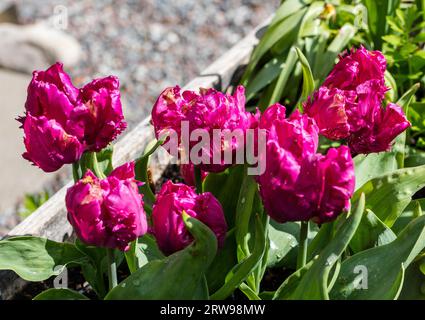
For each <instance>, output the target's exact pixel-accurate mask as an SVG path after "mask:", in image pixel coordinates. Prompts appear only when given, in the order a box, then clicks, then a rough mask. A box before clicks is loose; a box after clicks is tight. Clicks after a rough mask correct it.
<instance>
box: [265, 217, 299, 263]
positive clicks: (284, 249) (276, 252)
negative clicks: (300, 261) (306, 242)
mask: <svg viewBox="0 0 425 320" xmlns="http://www.w3.org/2000/svg"><path fill="white" fill-rule="evenodd" d="M288 224H289V225H288ZM291 226H292V227H293V228H294V230H293V231H292V232H286V231H285V230H286V229H285V228H287V227H288V228H289V227H291ZM299 229H300V228H299V225H298V224H296V223H284V224H277V223H276V222H274V221H270V225H269V251H268V259H267V260H268V262H267V265H268V267H270V268H273V267H278V266H281V262H282V260H283V259H284V258H285V257H286V256H287V254H288V253H289V252H291V251H292V250H294V254H295V251H296V247H297V246H298V239H297V237H296V236H295V235H294V234H296V233H297V232H298V233H299Z"/></svg>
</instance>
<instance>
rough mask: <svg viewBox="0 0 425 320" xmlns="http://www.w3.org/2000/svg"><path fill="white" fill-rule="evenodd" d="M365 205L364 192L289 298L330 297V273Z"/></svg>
mask: <svg viewBox="0 0 425 320" xmlns="http://www.w3.org/2000/svg"><path fill="white" fill-rule="evenodd" d="M364 206H365V197H364V194H362V195H361V196H360V199H359V201H358V203H357V207H356V208H355V209H354V210H353V212H352V213H351V214H350V215H349V216H348V218H347V219H346V220H345V221H344V222H342V224H341V226H340V228H339V229H338V230H337V231H336V233H335V236H334V237H333V239H332V241H331V242H329V244H328V245H327V246H326V247H325V248H324V249H323V250H322V251H321V253H320V254H319V257H318V259H317V260H315V261H314V262H313V264H312V265H311V267H310V268H309V270H307V272H306V273H305V274H304V275H303V276H302V277H301V279H300V281H299V283H298V285H297V287H296V288H295V289H294V291H293V292H291V294H290V295H289V296H288V299H292V300H301V299H302V300H316V299H325V300H328V299H329V295H328V283H329V281H328V279H329V274H330V272H331V270H332V268H333V266H334V265H335V263H337V261H338V258H339V257H340V256H341V255H342V253H343V252H344V250H345V249H346V248H347V246H348V244H349V242H350V240H351V238H352V237H353V235H354V233H355V232H356V230H357V227H358V226H359V224H360V221H361V219H362V215H363V211H364Z"/></svg>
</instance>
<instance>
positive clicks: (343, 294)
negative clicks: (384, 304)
mask: <svg viewBox="0 0 425 320" xmlns="http://www.w3.org/2000/svg"><path fill="white" fill-rule="evenodd" d="M424 247H425V216H421V217H419V218H417V219H415V220H414V221H412V222H411V223H409V225H408V226H407V227H406V228H405V229H404V230H403V231H402V232H401V234H400V235H399V236H398V238H397V239H396V240H394V241H393V242H391V243H389V244H386V245H383V246H380V247H376V248H372V249H368V250H365V251H362V252H360V253H357V254H355V255H353V256H351V257H350V258H348V259H347V260H345V261H344V262H343V263H342V265H341V271H340V276H339V277H338V279H337V281H336V283H335V285H334V287H333V289H332V291H331V294H330V296H331V298H333V299H355V300H358V299H359V300H366V299H396V298H397V297H398V294H399V293H400V289H401V284H402V281H403V275H404V271H403V269H405V268H408V267H409V265H410V263H411V262H412V261H413V260H414V258H415V257H416V256H417V255H418V254H419V253H420V252H421V251H422V249H423V248H424ZM359 285H361V286H359ZM366 286H367V289H361V287H363V288H365V287H366Z"/></svg>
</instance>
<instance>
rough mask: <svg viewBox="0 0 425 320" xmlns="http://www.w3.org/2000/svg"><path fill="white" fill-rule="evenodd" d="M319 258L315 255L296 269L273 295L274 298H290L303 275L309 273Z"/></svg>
mask: <svg viewBox="0 0 425 320" xmlns="http://www.w3.org/2000/svg"><path fill="white" fill-rule="evenodd" d="M317 258H318V257H315V258H314V259H312V260H311V261H310V262H309V263H307V264H306V265H305V266H304V267H302V268H300V269H298V270H296V271H295V272H294V273H292V274H291V275H290V276H289V277H288V278H286V279H285V281H284V282H283V283H282V284H281V285H280V286H279V288H278V289H277V290H276V292H275V294H274V296H273V300H288V299H289V297H290V295H291V294H292V292H294V291H295V290H296V288H297V287H298V285H299V283H300V281H301V279H302V278H303V276H304V275H305V274H306V273H307V271H308V270H310V268H311V267H312V265H313V263H314V262H315V261H316V260H317Z"/></svg>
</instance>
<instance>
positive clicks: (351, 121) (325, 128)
mask: <svg viewBox="0 0 425 320" xmlns="http://www.w3.org/2000/svg"><path fill="white" fill-rule="evenodd" d="M385 69H386V61H385V58H384V56H383V55H382V53H381V52H379V51H368V50H366V49H365V48H363V47H360V48H359V49H357V50H352V51H351V52H350V53H348V54H346V55H344V56H342V57H341V59H340V61H339V62H338V63H337V64H336V65H335V67H334V69H333V70H332V72H331V73H330V74H329V76H328V77H327V79H326V80H325V82H324V84H323V86H322V87H320V88H319V90H317V91H316V92H315V93H314V95H313V97H312V98H310V99H309V101H307V102H306V103H305V104H304V111H305V113H306V114H308V115H309V116H310V117H312V118H314V119H315V120H316V123H317V125H318V126H319V128H320V133H321V134H322V135H323V136H325V137H326V138H328V139H331V140H340V139H346V140H347V142H348V145H349V147H350V149H351V151H352V152H353V153H354V154H356V153H365V154H367V153H371V152H381V151H388V150H390V149H391V144H392V141H393V140H394V139H395V138H396V137H397V136H398V135H399V134H400V133H402V132H403V131H404V130H406V129H407V128H408V127H409V126H410V123H409V121H408V120H407V118H406V116H405V114H404V112H403V110H402V109H401V108H400V107H399V106H397V105H396V104H393V103H390V104H388V105H387V106H383V100H384V95H385V92H386V91H387V87H386V86H385V79H384V73H385ZM384 120H385V121H384Z"/></svg>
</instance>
